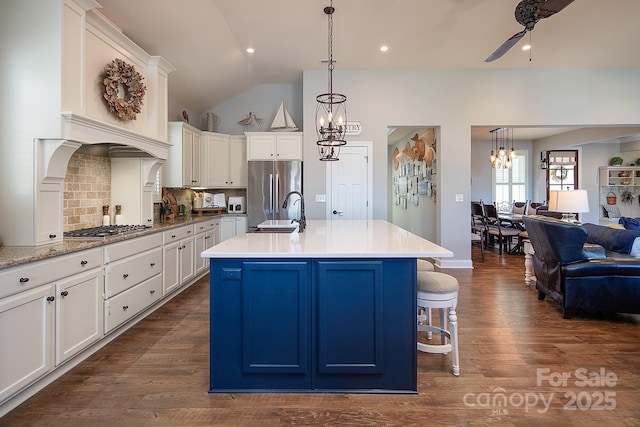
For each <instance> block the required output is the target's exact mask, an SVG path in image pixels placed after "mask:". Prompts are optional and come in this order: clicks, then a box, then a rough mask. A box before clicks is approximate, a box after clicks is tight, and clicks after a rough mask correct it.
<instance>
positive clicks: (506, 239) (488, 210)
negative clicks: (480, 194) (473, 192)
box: [484, 205, 522, 255]
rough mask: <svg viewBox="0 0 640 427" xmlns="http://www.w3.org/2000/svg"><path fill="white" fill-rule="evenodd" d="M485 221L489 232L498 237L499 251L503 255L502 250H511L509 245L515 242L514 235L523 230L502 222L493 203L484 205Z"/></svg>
mask: <svg viewBox="0 0 640 427" xmlns="http://www.w3.org/2000/svg"><path fill="white" fill-rule="evenodd" d="M484 209H485V221H486V224H487V233H488V235H489V236H490V237H491V236H493V237H494V238H497V239H498V253H499V254H500V255H502V250H503V248H504V250H505V251H506V252H508V251H509V245H510V244H511V243H512V242H513V238H514V237H518V234H519V233H520V232H521V231H522V230H519V229H517V228H512V227H506V226H504V225H503V224H501V221H500V219H499V218H498V210H497V209H496V207H495V206H493V205H484Z"/></svg>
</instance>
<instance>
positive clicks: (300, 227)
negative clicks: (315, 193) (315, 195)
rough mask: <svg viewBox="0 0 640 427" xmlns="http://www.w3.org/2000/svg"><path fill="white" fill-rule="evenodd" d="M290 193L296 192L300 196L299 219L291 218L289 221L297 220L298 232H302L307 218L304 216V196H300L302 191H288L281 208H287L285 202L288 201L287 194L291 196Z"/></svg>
mask: <svg viewBox="0 0 640 427" xmlns="http://www.w3.org/2000/svg"><path fill="white" fill-rule="evenodd" d="M292 194H297V195H298V196H300V219H292V220H291V222H292V223H293V222H297V223H298V232H299V233H302V232H303V231H304V228H305V227H306V226H307V219H306V218H305V216H304V197H303V196H302V193H301V192H299V191H290V192H289V193H288V194H287V195H286V196H285V198H284V204H283V205H282V208H283V209H286V208H287V203H288V202H289V196H291V195H292ZM293 203H295V202H293Z"/></svg>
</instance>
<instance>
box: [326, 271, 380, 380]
mask: <svg viewBox="0 0 640 427" xmlns="http://www.w3.org/2000/svg"><path fill="white" fill-rule="evenodd" d="M318 277H319V281H318V286H317V294H318V318H317V325H318V343H317V345H318V371H319V372H320V373H350V374H358V373H360V374H362V373H368V374H373V373H381V372H382V370H383V366H384V360H383V352H382V343H383V340H384V333H383V317H382V314H383V311H382V262H380V261H378V262H359V263H353V262H335V261H330V262H319V263H318Z"/></svg>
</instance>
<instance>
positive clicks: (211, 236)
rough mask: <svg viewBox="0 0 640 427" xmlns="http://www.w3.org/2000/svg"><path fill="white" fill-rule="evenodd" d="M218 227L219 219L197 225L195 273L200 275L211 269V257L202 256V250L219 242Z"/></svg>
mask: <svg viewBox="0 0 640 427" xmlns="http://www.w3.org/2000/svg"><path fill="white" fill-rule="evenodd" d="M218 227H219V220H218V219H212V220H209V221H204V222H201V223H198V224H196V225H195V228H196V239H195V243H196V253H195V258H194V261H195V274H196V276H199V275H200V274H201V273H203V272H205V271H207V270H208V269H209V259H208V258H203V257H201V256H200V254H201V253H202V252H204V251H205V250H207V249H209V248H210V247H212V246H215V245H217V244H218V239H217V236H218Z"/></svg>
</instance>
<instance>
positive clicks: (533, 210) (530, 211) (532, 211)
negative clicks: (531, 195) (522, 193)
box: [527, 202, 545, 215]
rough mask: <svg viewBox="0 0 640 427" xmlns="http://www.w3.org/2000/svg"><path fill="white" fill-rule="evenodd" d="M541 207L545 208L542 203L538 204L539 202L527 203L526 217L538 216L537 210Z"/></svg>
mask: <svg viewBox="0 0 640 427" xmlns="http://www.w3.org/2000/svg"><path fill="white" fill-rule="evenodd" d="M541 206H545V204H544V203H540V202H531V203H529V207H528V208H527V215H537V214H538V209H539V208H540V207H541Z"/></svg>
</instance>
